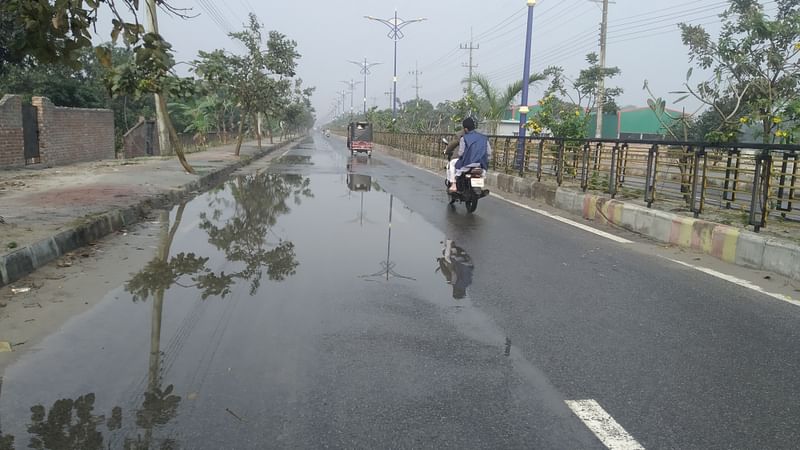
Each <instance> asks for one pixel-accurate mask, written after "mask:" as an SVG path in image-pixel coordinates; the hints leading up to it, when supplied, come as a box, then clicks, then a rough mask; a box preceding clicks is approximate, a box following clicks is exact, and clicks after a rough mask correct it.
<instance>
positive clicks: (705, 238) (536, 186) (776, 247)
mask: <svg viewBox="0 0 800 450" xmlns="http://www.w3.org/2000/svg"><path fill="white" fill-rule="evenodd" d="M379 148H380V149H381V150H384V151H385V152H386V153H387V154H389V155H390V156H392V157H395V158H398V159H402V160H405V161H407V162H409V163H411V164H414V165H416V166H419V167H422V168H425V169H431V170H443V169H444V165H445V162H444V160H443V159H442V158H434V157H430V156H422V155H417V154H414V153H412V152H409V151H405V150H399V149H396V148H391V147H387V146H383V145H381V146H379ZM486 184H487V185H488V186H490V187H493V188H495V189H496V190H498V191H503V192H509V193H514V194H517V195H520V196H523V197H529V198H534V199H538V200H543V201H544V202H545V203H547V204H548V205H550V206H553V207H555V208H558V209H561V210H564V211H567V212H570V213H574V214H579V215H581V216H582V217H583V218H585V219H589V220H593V221H597V222H601V223H609V224H612V225H615V226H618V227H621V228H624V229H626V230H629V231H632V232H634V233H637V234H641V235H643V236H646V237H649V238H651V239H654V240H656V241H659V242H663V243H667V244H672V245H676V246H680V247H684V248H690V249H693V250H696V251H700V252H703V253H705V254H708V255H711V256H714V257H716V258H718V259H721V260H723V261H726V262H729V263H732V264H736V265H739V266H743V267H749V268H753V269H758V270H766V271H770V272H774V273H777V274H780V275H783V276H786V277H789V278H791V279H794V280H800V245H797V244H794V243H792V242H788V241H783V240H780V239H776V238H770V237H767V236H763V235H760V234H757V233H753V232H750V231H747V230H741V229H738V228H735V227H731V226H728V225H722V224H718V223H714V222H709V221H706V220H701V219H695V218H692V217H685V216H680V215H678V214H673V213H669V212H665V211H659V210H655V209H649V208H646V207H644V206H639V205H635V204H632V203H625V202H622V201H619V200H614V199H611V198H609V197H605V196H602V195H597V194H591V193H584V192H581V191H575V190H572V189H567V188H562V187H558V188H557V187H554V186H550V185H546V184H544V183H539V182H536V181H534V180H530V179H527V178H520V177H517V176H514V175H507V174H504V173H495V172H489V174H488V176H487V178H486Z"/></svg>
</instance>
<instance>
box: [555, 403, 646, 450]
mask: <svg viewBox="0 0 800 450" xmlns="http://www.w3.org/2000/svg"><path fill="white" fill-rule="evenodd" d="M564 402H565V403H566V404H567V406H569V409H571V410H572V412H574V413H575V415H576V416H578V417H579V418H580V419H581V420H582V421H583V423H584V424H586V426H587V427H588V428H589V429H590V430H592V433H594V435H595V436H597V438H598V439H600V442H602V443H603V445H605V446H606V448H608V449H609V450H644V447H642V445H641V444H639V443H638V442H637V441H636V439H634V438H633V436H631V435H630V434H628V432H627V431H625V429H624V428H622V426H620V424H618V423H617V421H616V420H614V418H613V417H611V416H610V415H609V414H608V413H607V412H606V411H605V410H604V409H603V407H601V406H600V404H599V403H597V402H596V401H594V400H591V399H588V400H565V401H564Z"/></svg>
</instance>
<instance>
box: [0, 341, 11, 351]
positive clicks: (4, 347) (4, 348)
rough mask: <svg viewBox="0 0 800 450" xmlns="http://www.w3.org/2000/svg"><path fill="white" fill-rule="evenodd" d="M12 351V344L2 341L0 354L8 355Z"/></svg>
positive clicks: (0, 342)
mask: <svg viewBox="0 0 800 450" xmlns="http://www.w3.org/2000/svg"><path fill="white" fill-rule="evenodd" d="M10 351H11V344H10V343H8V341H0V353H8V352H10Z"/></svg>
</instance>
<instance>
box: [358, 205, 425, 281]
mask: <svg viewBox="0 0 800 450" xmlns="http://www.w3.org/2000/svg"><path fill="white" fill-rule="evenodd" d="M393 201H394V195H389V239H388V242H387V244H386V261H381V267H382V269H381V270H380V271H378V272H375V273H373V274H371V275H361V277H360V278H374V277H383V276H385V277H386V280H389V275H391V276H393V277H396V278H404V279H406V280H416V278H412V277H407V276H405V275H400V274H399V273H397V272H395V271H394V266H395V263H394V262H392V260H391V259H392V203H393Z"/></svg>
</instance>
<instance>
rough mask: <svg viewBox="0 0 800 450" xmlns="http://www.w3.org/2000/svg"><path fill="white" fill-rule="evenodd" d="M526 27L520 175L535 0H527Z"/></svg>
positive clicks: (523, 166)
mask: <svg viewBox="0 0 800 450" xmlns="http://www.w3.org/2000/svg"><path fill="white" fill-rule="evenodd" d="M527 4H528V29H527V31H526V33H525V66H524V67H523V68H522V102H521V103H522V104H521V105H520V107H519V142H518V143H517V157H516V161H515V162H516V166H517V169H519V173H520V175H522V172H523V171H524V170H525V164H524V163H525V123H526V122H527V121H528V80H529V79H530V76H531V38H532V36H533V7H534V6H536V0H527Z"/></svg>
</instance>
